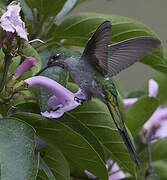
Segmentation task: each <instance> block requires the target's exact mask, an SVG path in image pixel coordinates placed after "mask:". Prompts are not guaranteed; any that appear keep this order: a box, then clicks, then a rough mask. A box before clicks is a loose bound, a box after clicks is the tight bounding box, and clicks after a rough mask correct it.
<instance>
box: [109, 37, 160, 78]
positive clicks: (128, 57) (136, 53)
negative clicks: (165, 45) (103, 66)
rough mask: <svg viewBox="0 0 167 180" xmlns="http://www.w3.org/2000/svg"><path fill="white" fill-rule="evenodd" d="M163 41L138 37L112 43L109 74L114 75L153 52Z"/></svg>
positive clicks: (110, 46)
mask: <svg viewBox="0 0 167 180" xmlns="http://www.w3.org/2000/svg"><path fill="white" fill-rule="evenodd" d="M160 44H161V42H160V41H159V40H158V39H155V38H152V37H136V38H132V39H128V40H124V41H121V42H119V43H115V44H111V45H109V46H108V50H109V52H110V53H111V56H109V59H108V75H109V76H114V75H116V74H118V73H119V72H120V71H122V70H123V69H126V68H127V67H129V66H131V65H132V64H134V63H135V62H137V61H138V60H139V59H141V58H143V57H144V56H146V55H148V54H149V53H151V52H152V51H153V50H154V49H155V48H157V47H158V46H159V45H160Z"/></svg>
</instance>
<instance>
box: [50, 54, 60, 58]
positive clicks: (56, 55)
mask: <svg viewBox="0 0 167 180" xmlns="http://www.w3.org/2000/svg"><path fill="white" fill-rule="evenodd" d="M59 58H60V54H58V53H56V54H54V55H53V56H52V59H54V60H57V59H59Z"/></svg>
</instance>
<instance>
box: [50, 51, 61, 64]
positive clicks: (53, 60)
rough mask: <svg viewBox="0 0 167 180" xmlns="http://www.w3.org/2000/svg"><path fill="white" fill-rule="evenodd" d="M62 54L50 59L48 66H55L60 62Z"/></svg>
mask: <svg viewBox="0 0 167 180" xmlns="http://www.w3.org/2000/svg"><path fill="white" fill-rule="evenodd" d="M60 56H61V55H60V54H58V53H56V54H54V55H52V56H51V57H50V58H49V61H48V63H47V64H48V65H54V64H55V63H57V62H59V59H60Z"/></svg>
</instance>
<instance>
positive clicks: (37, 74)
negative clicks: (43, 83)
mask: <svg viewBox="0 0 167 180" xmlns="http://www.w3.org/2000/svg"><path fill="white" fill-rule="evenodd" d="M49 67H50V66H49V65H46V66H45V67H44V68H42V69H41V70H40V71H39V72H37V73H36V74H35V75H34V76H39V75H40V74H41V73H42V72H44V71H45V70H46V69H48V68H49Z"/></svg>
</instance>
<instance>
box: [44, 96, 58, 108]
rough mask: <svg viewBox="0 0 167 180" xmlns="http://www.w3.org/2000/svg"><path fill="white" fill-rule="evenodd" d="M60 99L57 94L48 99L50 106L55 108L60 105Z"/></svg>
mask: <svg viewBox="0 0 167 180" xmlns="http://www.w3.org/2000/svg"><path fill="white" fill-rule="evenodd" d="M60 104H61V103H60V101H59V99H58V98H57V97H56V96H51V97H50V98H49V99H48V102H47V105H48V107H50V108H52V109H55V108H57V107H58V105H60Z"/></svg>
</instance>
